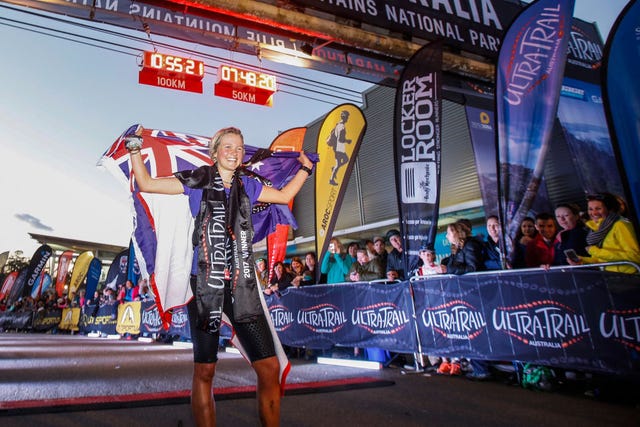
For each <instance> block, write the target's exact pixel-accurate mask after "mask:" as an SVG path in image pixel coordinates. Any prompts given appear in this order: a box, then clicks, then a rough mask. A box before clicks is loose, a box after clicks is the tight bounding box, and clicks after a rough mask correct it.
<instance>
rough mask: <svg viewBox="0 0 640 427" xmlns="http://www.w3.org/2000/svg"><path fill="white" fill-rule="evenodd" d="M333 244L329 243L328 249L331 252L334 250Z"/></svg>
mask: <svg viewBox="0 0 640 427" xmlns="http://www.w3.org/2000/svg"><path fill="white" fill-rule="evenodd" d="M335 248H336V247H335V246H334V244H333V243H329V251H331V252H333V251H334V250H335Z"/></svg>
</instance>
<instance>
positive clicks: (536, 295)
mask: <svg viewBox="0 0 640 427" xmlns="http://www.w3.org/2000/svg"><path fill="white" fill-rule="evenodd" d="M480 278H481V279H480ZM638 286H640V277H636V276H632V275H625V274H609V273H605V272H593V271H586V270H582V271H580V270H574V271H573V272H562V271H551V272H547V273H545V272H535V271H534V272H515V271H514V272H509V273H502V272H501V273H497V274H492V275H487V274H481V275H477V276H466V277H465V276H459V277H447V278H445V277H434V278H429V279H428V280H425V281H419V282H414V283H413V287H414V295H415V304H416V317H417V319H418V325H417V327H418V332H419V335H420V343H421V345H422V351H423V352H424V353H425V354H438V355H441V356H451V357H460V356H466V357H470V358H474V359H483V360H521V361H527V362H532V363H536V364H541V365H549V366H558V367H565V368H572V369H584V370H600V371H608V372H630V371H633V370H636V371H637V369H638V368H640V361H638V360H637V358H635V357H633V355H632V353H630V352H629V350H634V351H638V349H640V326H639V324H638V322H637V319H638V314H640V292H638V289H640V288H639V287H638Z"/></svg>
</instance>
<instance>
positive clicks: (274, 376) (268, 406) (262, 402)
mask: <svg viewBox="0 0 640 427" xmlns="http://www.w3.org/2000/svg"><path fill="white" fill-rule="evenodd" d="M253 369H254V370H255V371H256V374H257V375H258V389H257V398H258V411H259V413H260V422H261V423H262V425H263V426H267V427H272V426H279V425H280V381H279V376H280V363H279V362H278V358H277V357H275V356H273V357H268V358H266V359H262V360H258V361H257V362H254V363H253Z"/></svg>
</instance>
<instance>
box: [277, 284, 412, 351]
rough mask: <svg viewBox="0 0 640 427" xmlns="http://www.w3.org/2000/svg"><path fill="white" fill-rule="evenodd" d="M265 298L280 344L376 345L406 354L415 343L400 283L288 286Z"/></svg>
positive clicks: (408, 302) (408, 301) (408, 299)
mask: <svg viewBox="0 0 640 427" xmlns="http://www.w3.org/2000/svg"><path fill="white" fill-rule="evenodd" d="M289 289H290V291H289V292H287V291H284V292H283V293H282V294H281V296H279V297H278V296H272V297H270V298H267V304H268V306H269V311H270V313H271V319H272V320H273V324H274V327H275V329H276V331H277V332H278V337H279V338H280V340H281V341H282V343H283V344H286V345H290V346H294V347H309V348H324V349H326V348H330V347H331V346H333V345H343V346H352V347H354V346H358V347H382V348H384V349H386V350H391V351H397V352H401V353H411V352H413V351H414V350H415V348H416V335H415V329H414V327H413V324H412V322H411V316H410V311H409V310H408V309H409V307H411V296H410V294H409V292H407V290H408V287H407V286H406V284H404V285H403V284H395V285H385V284H370V285H369V284H364V283H355V284H350V283H344V284H340V285H314V286H307V287H304V286H303V287H301V288H297V289H295V288H288V290H289Z"/></svg>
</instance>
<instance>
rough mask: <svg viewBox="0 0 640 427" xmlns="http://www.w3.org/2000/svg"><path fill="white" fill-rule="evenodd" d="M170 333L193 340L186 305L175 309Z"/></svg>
mask: <svg viewBox="0 0 640 427" xmlns="http://www.w3.org/2000/svg"><path fill="white" fill-rule="evenodd" d="M168 333H169V334H170V335H180V336H181V337H184V338H186V339H191V328H190V327H189V314H188V313H187V306H186V305H183V306H180V307H176V308H174V309H173V313H172V314H171V326H169V330H168Z"/></svg>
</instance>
